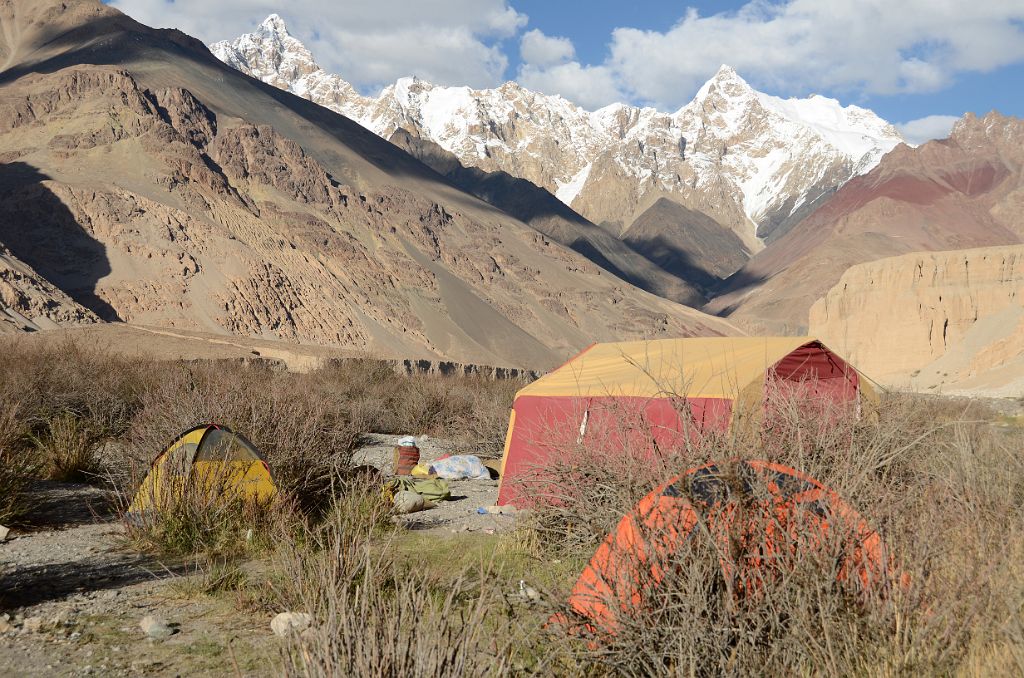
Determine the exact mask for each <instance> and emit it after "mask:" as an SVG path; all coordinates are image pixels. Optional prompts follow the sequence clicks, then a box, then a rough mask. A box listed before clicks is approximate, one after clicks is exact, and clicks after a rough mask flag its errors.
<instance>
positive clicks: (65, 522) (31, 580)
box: [0, 483, 278, 676]
mask: <svg viewBox="0 0 1024 678" xmlns="http://www.w3.org/2000/svg"><path fill="white" fill-rule="evenodd" d="M33 497H34V499H35V500H36V501H37V502H38V504H37V505H36V507H35V508H34V510H33V511H32V518H33V522H32V524H30V525H26V526H24V527H23V528H22V529H18V530H14V531H13V532H12V535H11V538H9V539H8V541H6V542H4V543H2V544H0V675H4V676H8V675H10V676H15V675H17V676H44V675H45V676H81V675H98V676H139V675H154V676H165V675H166V676H178V675H189V676H192V675H223V674H224V673H226V672H234V662H235V661H237V662H238V664H239V670H240V671H241V672H242V673H243V674H244V675H272V674H273V673H275V671H274V670H273V668H272V667H273V666H275V665H276V661H277V653H278V643H277V642H276V640H277V639H276V638H275V637H274V636H273V635H272V634H271V633H270V629H269V627H268V626H267V624H268V622H269V618H268V619H263V618H262V616H256V617H247V616H246V615H243V614H240V613H239V612H238V611H237V610H236V609H234V608H233V606H231V605H227V604H225V603H224V602H223V601H220V600H217V599H215V598H211V597H199V598H194V597H190V596H186V595H184V594H183V592H182V590H181V589H180V588H179V587H181V586H182V584H183V582H185V581H187V580H188V569H189V568H188V566H187V565H186V564H182V565H178V566H171V567H168V566H165V565H161V564H159V563H157V562H155V561H153V560H151V559H149V558H147V557H145V556H141V555H139V554H137V553H133V552H131V551H129V550H127V549H125V547H124V544H123V531H122V528H121V526H120V524H119V523H117V522H116V521H115V519H114V517H113V516H112V515H111V512H110V508H109V506H110V501H109V497H108V496H107V495H106V494H105V493H104V492H103V491H101V490H98V489H96V488H94V487H90V486H87V485H74V484H61V483H40V484H39V485H38V486H37V487H36V488H35V489H34V491H33ZM149 614H153V615H158V616H160V617H162V618H164V619H166V620H167V621H168V622H169V623H170V624H172V626H174V627H175V628H176V633H175V634H174V635H173V636H171V637H170V638H169V639H167V640H165V641H153V640H150V639H149V638H148V637H147V636H146V635H145V634H144V633H143V632H142V630H141V629H140V627H139V622H140V620H141V619H142V617H144V616H146V615H149ZM232 653H233V654H234V655H235V660H232V659H231V654H232ZM229 667H230V669H229Z"/></svg>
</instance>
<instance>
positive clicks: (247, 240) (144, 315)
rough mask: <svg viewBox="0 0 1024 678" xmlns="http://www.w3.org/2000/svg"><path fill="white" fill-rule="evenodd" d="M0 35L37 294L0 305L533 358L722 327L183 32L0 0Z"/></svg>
mask: <svg viewBox="0 0 1024 678" xmlns="http://www.w3.org/2000/svg"><path fill="white" fill-rule="evenodd" d="M0 28H2V29H3V30H2V31H0V60H2V70H0V161H2V162H3V165H2V166H0V243H2V245H3V246H4V248H5V253H4V257H5V258H6V259H5V261H9V262H12V263H11V266H12V267H14V268H16V269H17V270H18V271H20V273H19V275H22V276H28V277H29V278H31V279H32V280H36V281H38V282H39V284H38V285H36V287H35V288H34V289H35V290H36V292H37V293H38V294H37V297H38V295H42V297H39V298H41V299H42V301H38V300H37V301H36V302H35V306H29V305H28V304H27V303H22V302H21V301H19V300H18V295H17V294H14V293H9V294H6V295H4V296H3V303H4V304H5V307H6V308H8V309H10V310H12V311H14V312H15V313H20V314H21V315H22V316H24V317H26V318H27V319H28V320H29V321H32V318H30V317H28V316H29V315H35V316H36V317H37V318H39V319H40V321H42V319H47V320H50V321H55V322H58V323H60V322H66V321H68V320H69V319H77V320H79V321H85V322H88V321H89V320H92V319H93V318H92V316H91V314H92V313H95V314H96V315H97V316H99V317H100V318H103V319H105V320H115V321H116V320H119V321H126V322H131V323H137V324H148V325H162V326H169V327H176V328H182V329H188V330H204V331H212V332H217V333H234V334H239V335H248V336H259V337H264V338H273V339H284V340H290V341H299V342H311V343H322V344H331V345H337V346H345V347H351V348H356V349H360V350H366V351H371V352H374V353H380V354H389V355H399V356H409V357H419V356H422V357H433V356H441V357H446V358H451V359H455V360H460V361H464V362H480V363H499V364H510V365H524V366H539V367H543V366H546V365H550V364H553V363H555V362H557V361H558V360H560V359H562V358H563V357H564V356H565V355H566V354H568V353H571V352H573V351H575V350H577V349H578V348H580V347H582V346H584V345H586V344H589V343H590V342H592V341H595V340H604V339H613V338H626V337H644V336H652V337H653V336H662V335H665V336H678V335H687V334H698V333H714V332H729V331H731V327H730V326H729V325H728V324H727V323H724V322H722V321H720V320H718V319H714V318H710V317H708V316H705V315H703V314H701V313H699V312H697V311H694V310H692V309H688V308H686V307H683V306H680V305H678V304H675V303H672V302H669V301H666V300H664V299H661V298H658V297H655V296H653V295H651V294H649V293H646V292H643V291H641V290H639V289H637V288H635V287H633V286H632V285H630V284H629V283H627V282H624V281H623V280H622V279H620V278H618V277H616V276H614V275H612V274H610V273H609V272H608V271H606V270H603V269H601V268H600V267H598V266H596V265H594V264H593V263H592V262H590V261H588V260H587V259H586V258H584V257H583V256H580V255H579V254H577V253H576V252H573V251H571V250H569V249H567V248H565V247H563V246H561V245H558V244H557V243H555V242H552V239H550V238H548V237H547V236H545V235H543V234H542V233H540V232H538V231H537V230H535V229H534V228H531V227H530V226H529V225H527V224H525V223H523V222H522V221H520V220H518V219H516V218H514V217H512V216H510V215H509V214H507V213H506V212H503V211H501V210H499V209H496V208H495V207H493V206H491V205H488V204H486V203H484V202H482V201H481V200H479V199H477V198H475V197H473V196H470V195H468V194H467V193H465V192H463V191H462V190H459V189H458V188H457V187H455V186H453V185H452V184H451V183H450V182H449V181H448V180H446V179H444V178H443V177H441V176H440V175H439V174H437V173H436V172H434V171H433V170H431V169H429V168H428V167H426V166H425V165H423V164H422V163H420V162H419V161H417V160H415V159H414V158H412V157H411V156H409V155H408V154H407V153H405V152H403V151H401V150H400V149H398V148H397V147H395V146H394V145H392V144H390V143H388V142H387V141H384V140H382V139H380V138H379V137H377V136H376V135H374V134H372V133H370V132H368V131H366V130H365V129H364V128H362V127H361V126H359V125H357V124H355V123H354V122H352V121H350V120H348V119H346V118H344V117H342V116H340V115H338V114H336V113H333V112H331V111H329V110H327V109H324V108H322V107H320V106H317V105H315V104H313V103H310V102H308V101H305V100H303V99H300V98H297V97H295V96H293V95H291V94H288V93H286V92H283V91H281V90H278V89H276V88H274V87H272V86H270V85H266V84H264V83H261V82H259V81H257V80H254V79H252V78H250V77H248V76H245V75H243V74H241V73H239V72H238V71H235V70H234V69H231V68H229V67H227V66H225V65H224V64H222V63H221V62H220V61H218V60H217V59H215V58H214V57H213V56H212V55H210V53H209V52H208V51H207V49H206V48H205V47H204V46H203V45H202V44H201V43H199V42H198V41H197V40H194V39H192V38H190V37H188V36H186V35H183V34H181V33H180V32H177V31H167V30H154V29H150V28H147V27H145V26H142V25H140V24H138V23H137V22H135V21H133V20H132V19H130V18H128V17H126V16H124V15H123V14H121V13H120V12H118V11H116V10H114V9H112V8H110V7H108V6H106V5H103V4H101V3H100V2H98V0H71V1H65V2H59V1H57V0H33V1H30V0H5V1H3V2H0ZM0 274H2V271H0ZM0 279H2V276H0ZM19 285H21V287H22V288H23V287H24V282H22V283H19ZM11 289H12V290H13V289H15V288H14V287H13V286H12V287H11ZM19 289H20V288H19ZM0 291H2V289H0ZM47 295H49V297H47ZM62 295H64V296H62ZM22 296H26V295H22ZM12 302H13V303H12ZM51 302H52V303H51ZM8 315H10V314H8ZM43 324H45V323H43Z"/></svg>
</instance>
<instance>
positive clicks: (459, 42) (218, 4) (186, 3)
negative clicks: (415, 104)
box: [111, 0, 527, 89]
mask: <svg viewBox="0 0 1024 678" xmlns="http://www.w3.org/2000/svg"><path fill="white" fill-rule="evenodd" d="M111 4H112V5H114V6H115V7H117V8H118V9H120V10H121V11H123V12H125V13H126V14H128V15H130V16H132V17H134V18H135V19H137V20H139V21H141V22H142V23H145V24H148V25H150V26H157V27H174V28H179V29H181V30H183V31H185V32H186V33H188V34H190V35H194V36H196V37H198V38H200V39H202V40H203V41H204V42H207V43H210V42H215V41H217V40H228V39H233V38H235V37H237V36H239V35H241V34H242V33H247V32H249V31H251V30H253V29H254V28H255V27H256V25H257V24H258V23H259V22H260V21H262V20H263V19H264V18H265V17H266V16H267V15H269V14H271V13H277V14H280V15H281V16H282V17H283V18H284V19H285V21H286V22H287V24H288V29H289V31H290V32H291V33H292V34H293V35H295V37H297V38H299V39H300V40H301V41H302V42H303V43H305V44H306V46H307V47H309V49H310V50H311V51H312V52H313V54H315V55H316V57H317V61H318V62H319V63H320V65H321V66H323V67H324V68H326V69H327V70H329V71H332V72H335V73H338V74H341V75H342V76H344V77H345V79H347V80H349V81H350V82H352V83H353V84H355V85H356V86H357V87H360V88H363V89H366V88H372V87H375V86H379V85H383V84H387V83H390V82H392V81H394V80H395V79H397V78H400V77H404V76H408V75H417V76H419V77H421V78H424V79H426V80H430V81H431V82H436V83H439V84H445V85H472V86H475V87H485V86H492V85H496V84H498V83H500V82H501V81H502V80H503V78H504V75H505V71H506V69H507V67H508V58H507V56H506V55H505V54H504V52H503V51H502V49H501V45H500V41H501V40H504V39H506V38H512V37H515V36H516V35H517V34H518V33H519V31H520V30H522V28H523V27H524V26H525V25H526V20H527V18H526V16H525V15H523V14H521V13H519V12H517V11H516V10H515V9H514V8H513V7H512V6H511V5H510V4H509V2H508V0H417V1H416V2H408V1H406V0H346V1H345V2H337V1H336V0H290V1H289V2H282V1H281V0H175V1H174V2H168V1H167V0H112V2H111Z"/></svg>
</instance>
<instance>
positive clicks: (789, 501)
mask: <svg viewBox="0 0 1024 678" xmlns="http://www.w3.org/2000/svg"><path fill="white" fill-rule="evenodd" d="M736 466H737V469H738V474H737V475H738V476H739V478H738V482H737V481H736V480H733V481H732V482H730V481H729V480H726V479H725V478H724V477H723V474H722V472H721V471H720V469H719V467H718V466H717V465H716V464H714V463H710V464H707V465H704V466H701V467H697V468H692V469H689V470H688V471H686V472H685V473H682V474H680V475H679V476H677V477H675V478H673V479H671V480H669V481H668V482H666V483H664V484H662V485H660V486H659V487H657V488H655V489H654V490H653V491H652V492H651V493H650V494H648V495H647V496H646V497H644V498H643V499H642V500H640V502H639V503H638V504H637V506H636V507H635V508H634V509H633V510H632V511H631V512H630V513H628V514H627V515H626V516H624V517H623V518H622V520H621V521H620V522H619V524H618V526H617V527H616V529H615V530H614V531H613V532H612V533H611V534H609V535H608V536H607V537H606V538H605V540H604V541H603V542H602V544H601V545H600V546H599V547H598V549H597V551H596V552H595V553H594V556H593V558H592V559H591V560H590V562H589V564H588V565H587V566H586V568H584V570H583V572H582V573H581V574H580V577H579V579H578V580H577V582H576V584H575V586H574V587H573V590H572V593H571V595H570V597H569V606H570V608H571V609H572V610H573V611H574V612H575V613H576V614H577V615H579V616H580V617H582V618H584V619H586V620H587V621H586V625H587V626H588V627H589V628H590V630H592V631H602V632H605V633H614V632H615V630H616V628H617V626H618V619H620V618H623V616H625V617H626V618H628V617H629V616H632V615H634V614H635V613H636V612H637V611H638V610H640V609H642V607H643V606H645V605H647V604H653V603H655V601H656V598H657V589H658V587H659V586H661V585H662V584H663V579H664V577H665V572H666V570H667V568H668V567H671V566H672V565H673V563H678V562H679V558H680V557H681V555H682V552H683V550H684V549H685V548H686V547H687V543H688V541H689V539H690V535H691V533H692V532H693V530H694V529H696V528H697V527H698V525H700V526H701V528H700V529H702V530H706V531H707V533H708V534H709V536H710V537H711V538H712V539H713V540H714V541H715V544H716V546H717V547H716V552H717V553H718V556H719V566H720V567H721V568H722V572H723V575H724V576H725V577H726V578H727V579H729V580H731V581H732V582H733V590H734V591H736V592H737V594H739V595H744V594H745V593H750V592H752V591H754V590H756V589H757V588H758V585H757V584H758V581H759V580H762V579H763V578H764V577H767V576H769V575H770V573H769V570H772V569H773V568H775V569H777V568H778V567H780V564H782V563H785V562H787V560H786V559H787V556H798V554H800V553H802V552H804V551H806V550H807V549H811V550H815V549H822V548H826V545H827V544H833V545H841V548H842V549H843V552H842V553H841V554H840V556H841V562H840V563H839V565H840V566H839V567H838V568H837V569H836V578H837V580H840V581H846V580H849V579H850V578H851V577H856V578H857V579H858V580H859V584H860V585H861V586H863V587H864V588H865V589H870V588H872V587H875V586H879V585H883V584H885V583H887V582H889V581H890V580H891V578H892V574H893V573H892V572H891V571H890V562H889V557H888V555H887V553H886V549H885V545H884V543H883V542H882V539H881V537H880V536H879V534H878V533H877V532H876V531H875V530H873V529H872V528H871V527H870V526H868V524H867V522H866V521H865V520H864V519H863V518H862V517H861V516H860V514H858V513H857V512H856V511H855V510H854V509H852V508H851V507H850V506H849V505H847V504H846V503H845V502H844V501H843V500H842V499H841V498H840V497H839V496H838V494H836V493H835V492H834V491H832V490H831V489H829V488H827V487H825V486H824V485H822V484H821V483H820V482H819V481H817V480H815V479H814V478H811V477H809V476H807V475H805V474H803V473H801V472H799V471H797V470H795V469H792V468H789V467H787V466H782V465H780V464H774V463H771V462H767V461H760V460H753V461H745V462H740V463H738V464H737V465H736ZM741 503H742V504H745V506H744V509H743V510H739V509H738V507H739V505H740V504H741ZM789 562H793V561H792V560H790V561H789Z"/></svg>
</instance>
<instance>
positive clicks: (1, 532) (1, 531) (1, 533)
mask: <svg viewBox="0 0 1024 678" xmlns="http://www.w3.org/2000/svg"><path fill="white" fill-rule="evenodd" d="M10 534H11V528H9V527H4V526H3V525H0V542H5V541H7V537H9V536H10Z"/></svg>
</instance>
